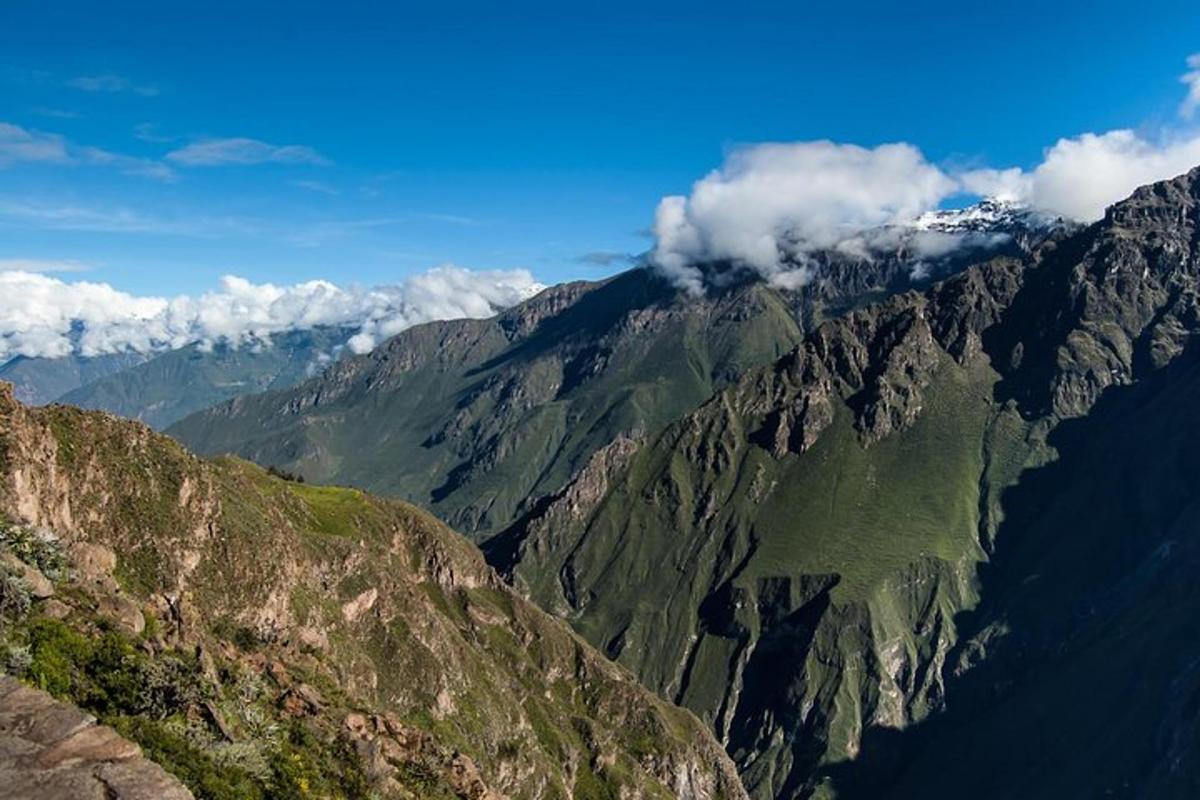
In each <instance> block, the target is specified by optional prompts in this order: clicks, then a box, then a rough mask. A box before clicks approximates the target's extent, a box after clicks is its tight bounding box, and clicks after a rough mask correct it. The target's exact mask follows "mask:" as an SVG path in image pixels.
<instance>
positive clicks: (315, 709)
mask: <svg viewBox="0 0 1200 800" xmlns="http://www.w3.org/2000/svg"><path fill="white" fill-rule="evenodd" d="M0 465H2V474H0V512H2V513H3V515H4V516H5V518H6V520H7V521H6V522H4V524H3V526H0V528H2V530H0V551H2V552H3V553H4V554H5V555H4V557H5V558H6V559H7V563H8V564H9V566H6V567H5V570H6V571H5V573H4V578H5V580H4V588H3V591H2V592H0V597H2V598H3V600H4V602H0V612H3V614H4V615H5V622H6V624H5V626H4V636H3V639H4V641H3V643H2V647H0V649H3V651H4V652H3V653H2V655H4V658H5V660H6V662H7V663H8V664H9V669H14V670H15V671H17V672H18V673H19V674H22V675H23V676H24V677H25V679H26V680H29V681H31V682H32V683H34V684H35V685H38V686H40V687H42V688H44V689H47V690H49V691H50V692H51V693H53V694H56V695H57V696H59V697H62V698H64V699H68V700H72V701H74V702H76V703H79V704H81V705H83V706H84V707H85V708H86V709H88V710H89V711H92V712H93V713H95V714H96V715H97V716H99V717H101V719H102V720H103V721H105V722H106V723H107V724H109V725H112V726H113V727H115V728H117V730H118V731H120V732H121V733H123V734H124V735H126V736H128V737H129V738H131V739H133V740H134V741H136V742H138V743H139V744H140V745H141V746H142V748H143V750H144V751H145V752H146V754H147V755H148V756H149V757H150V758H152V759H154V760H155V761H157V762H158V763H160V764H162V765H163V766H164V767H166V768H167V769H168V770H169V771H172V772H174V773H175V774H176V775H178V776H179V777H180V778H181V779H182V780H183V781H184V782H185V783H187V784H188V786H189V788H191V789H192V790H193V791H194V792H195V793H196V794H197V796H199V797H220V798H224V797H265V796H278V795H284V796H290V794H289V793H291V792H293V791H294V790H295V787H296V786H299V785H301V784H302V785H304V786H307V787H309V788H308V789H307V790H306V791H309V792H311V793H316V794H318V795H320V796H330V797H363V796H367V795H369V794H371V796H384V797H414V796H417V797H447V798H449V797H461V798H470V799H471V800H485V799H487V798H501V797H512V798H523V797H529V798H552V797H563V798H566V797H575V798H602V797H615V796H624V795H630V796H641V797H664V798H665V797H682V798H694V799H695V800H716V798H736V797H741V796H744V795H743V792H742V790H741V788H740V785H739V783H738V781H737V778H736V776H735V774H734V772H733V769H732V766H731V765H730V764H729V762H728V761H727V760H726V757H725V756H724V754H723V753H722V751H721V750H720V748H719V746H717V745H716V743H715V742H714V741H712V739H711V738H709V736H708V734H707V733H706V731H705V730H704V728H703V727H702V726H701V725H700V723H699V722H698V721H697V720H696V719H695V718H694V717H692V716H691V715H689V714H687V713H686V712H683V711H681V710H679V709H676V708H673V707H671V706H670V705H669V704H667V703H665V702H663V701H661V700H659V699H657V698H656V697H654V696H653V695H652V694H650V693H648V692H646V691H645V690H643V689H641V688H640V687H639V686H637V684H636V683H635V682H634V681H633V679H632V678H631V677H630V676H629V675H628V673H626V672H624V671H623V670H621V669H620V668H618V667H616V666H614V665H612V664H611V663H609V662H608V661H607V660H605V659H604V658H603V657H602V656H600V655H599V654H598V653H596V652H595V651H594V650H592V649H591V648H590V647H589V646H587V645H586V644H584V643H583V642H582V641H581V640H580V639H579V638H578V637H576V636H575V635H574V634H572V633H571V632H570V630H569V629H568V628H567V627H566V626H565V625H564V624H563V623H561V622H559V621H557V620H554V619H552V618H550V617H549V616H547V615H546V614H544V613H543V612H541V611H539V610H537V609H536V608H535V607H534V606H532V605H531V604H529V603H528V602H526V601H524V600H523V599H521V598H520V597H518V596H517V595H516V594H514V593H513V592H512V591H510V590H509V589H507V588H506V587H505V586H504V584H503V583H502V582H501V581H500V580H499V579H498V578H497V576H496V575H495V573H494V572H492V570H491V569H490V568H489V567H488V566H487V565H486V564H485V563H484V561H483V559H482V557H481V556H480V554H479V553H478V551H477V550H475V549H474V548H473V547H472V546H471V545H470V544H468V543H467V542H466V541H465V540H463V539H461V538H460V537H458V536H457V535H456V534H454V533H453V532H451V531H449V530H448V529H446V528H445V527H444V526H443V525H441V524H440V523H438V522H437V521H436V520H434V519H433V518H431V517H429V516H428V515H426V514H424V513H423V512H420V511H418V510H416V509H414V508H412V507H410V506H406V505H403V504H397V503H389V502H385V501H380V500H376V499H374V498H371V497H369V496H367V495H364V494H362V493H361V492H358V491H356V490H351V489H340V488H336V487H313V486H307V485H304V484H298V483H294V482H289V481H287V480H284V479H281V478H278V477H273V476H271V475H268V474H267V473H266V472H265V471H263V470H262V469H260V468H258V467H254V466H252V465H249V464H246V463H244V462H239V461H235V460H228V459H226V460H223V461H219V462H207V461H202V460H200V459H197V458H195V457H194V456H192V455H190V454H188V453H187V452H186V451H184V450H183V449H182V448H180V447H179V446H178V445H177V444H176V443H175V442H173V441H172V440H170V439H168V438H166V437H162V436H159V435H157V434H154V433H153V432H151V431H150V430H149V429H148V428H146V427H144V426H142V425H139V424H137V423H132V422H128V421H124V420H119V419H117V418H115V417H112V416H109V415H105V414H99V413H94V412H81V411H78V410H76V409H72V408H68V407H63V406H52V407H49V408H45V409H28V408H25V407H22V406H20V405H19V404H17V403H16V402H15V401H14V400H13V398H12V395H11V390H10V389H9V388H8V387H7V386H6V385H5V386H0ZM13 559H15V561H14V560H13ZM12 565H15V567H16V568H17V572H15V573H14V572H12V569H13V566H12ZM31 586H38V587H41V588H40V589H37V590H36V591H35V592H34V594H33V595H32V600H31V599H30V594H29V593H30V592H31V591H33V590H31V589H29V588H28V587H31ZM22 587H25V588H22ZM22 598H23V599H22ZM9 600H11V602H9ZM289 787H291V788H289ZM372 793H374V794H372Z"/></svg>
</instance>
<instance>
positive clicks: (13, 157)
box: [0, 122, 71, 167]
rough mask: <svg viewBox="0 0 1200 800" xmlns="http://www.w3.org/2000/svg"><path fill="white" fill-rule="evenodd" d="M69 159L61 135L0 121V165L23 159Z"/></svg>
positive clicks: (57, 160)
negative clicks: (30, 129) (31, 129)
mask: <svg viewBox="0 0 1200 800" xmlns="http://www.w3.org/2000/svg"><path fill="white" fill-rule="evenodd" d="M70 160H71V157H70V155H68V153H67V143H66V140H65V139H63V138H62V137H61V136H58V135H57V134H53V133H40V132H38V131H29V130H26V129H25V128H22V127H20V126H19V125H12V124H9V123H7V122H0V167H7V166H9V165H10V164H16V163H19V162H25V161H49V162H59V163H63V162H68V161H70Z"/></svg>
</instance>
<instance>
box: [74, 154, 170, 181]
mask: <svg viewBox="0 0 1200 800" xmlns="http://www.w3.org/2000/svg"><path fill="white" fill-rule="evenodd" d="M77 153H78V159H79V161H81V162H82V163H85V164H93V165H97V166H104V167H114V168H116V169H118V170H120V171H121V172H123V173H125V174H126V175H137V176H140V177H143V178H154V179H155V180H160V181H173V180H175V171H174V170H172V169H171V168H170V167H168V166H167V165H166V164H164V163H162V162H161V161H155V160H153V159H149V158H138V157H136V156H127V155H122V154H121V153H113V152H110V151H108V150H102V149H100V148H99V147H81V148H78V150H77Z"/></svg>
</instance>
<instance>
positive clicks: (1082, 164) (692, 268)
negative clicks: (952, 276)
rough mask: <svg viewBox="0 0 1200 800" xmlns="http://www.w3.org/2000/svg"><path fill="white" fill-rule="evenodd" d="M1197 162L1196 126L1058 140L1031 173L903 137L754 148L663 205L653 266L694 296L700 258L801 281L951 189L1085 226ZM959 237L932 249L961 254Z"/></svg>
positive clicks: (1196, 103) (1197, 72) (1195, 61)
mask: <svg viewBox="0 0 1200 800" xmlns="http://www.w3.org/2000/svg"><path fill="white" fill-rule="evenodd" d="M1187 64H1188V67H1189V71H1188V72H1187V73H1186V74H1184V75H1183V76H1182V77H1181V79H1180V80H1181V81H1182V82H1183V83H1184V85H1186V86H1187V88H1188V93H1187V97H1186V98H1185V99H1184V101H1183V103H1182V105H1181V106H1180V109H1179V111H1180V115H1181V116H1182V117H1184V118H1185V119H1188V118H1191V117H1192V116H1194V115H1195V112H1196V110H1197V109H1198V108H1200V53H1198V54H1196V55H1193V56H1191V57H1190V58H1188V60H1187ZM1197 165H1200V130H1197V129H1196V128H1195V126H1192V125H1187V124H1183V125H1181V126H1180V127H1177V128H1167V129H1162V130H1159V131H1156V132H1154V133H1153V134H1145V133H1138V132H1135V131H1133V130H1128V129H1119V130H1112V131H1107V132H1102V133H1083V134H1080V135H1078V136H1074V137H1069V138H1064V139H1060V140H1059V141H1058V142H1056V143H1055V144H1053V145H1051V146H1050V147H1047V148H1046V149H1045V151H1044V152H1043V154H1042V159H1041V161H1040V162H1039V163H1037V164H1036V165H1034V166H1033V167H1031V168H1028V169H1025V168H1021V167H1008V168H980V169H971V170H954V169H949V168H945V167H942V166H939V165H936V164H933V163H931V162H929V161H928V160H927V159H926V158H925V156H924V155H923V154H922V153H921V151H920V150H919V149H918V148H917V147H916V146H914V145H912V144H908V143H905V142H897V143H892V144H885V145H881V146H878V147H875V148H864V147H859V146H857V145H853V144H839V143H835V142H830V141H812V142H790V143H767V144H759V145H752V146H748V147H742V148H739V149H737V150H734V151H733V152H732V153H730V154H729V155H728V156H727V158H726V160H725V163H724V164H723V165H722V166H721V167H720V168H719V169H717V170H714V171H713V172H711V173H709V174H708V175H706V176H705V177H703V178H701V179H700V180H699V181H697V182H696V183H695V184H694V185H693V186H692V189H691V192H690V194H688V195H687V196H682V195H674V196H669V197H664V198H663V199H662V200H661V201H660V202H659V204H658V208H657V210H656V212H655V223H654V236H655V246H654V250H653V252H652V254H651V262H652V263H653V264H654V265H655V266H657V268H658V269H659V270H661V271H662V272H663V273H664V274H665V275H667V276H668V277H669V278H670V279H671V280H672V281H673V282H675V283H676V284H677V285H678V286H680V287H681V288H684V289H686V290H688V291H690V292H694V293H702V292H703V291H704V284H703V280H704V278H703V274H702V272H701V270H700V269H699V265H701V264H704V263H706V262H731V263H733V264H734V265H735V266H738V267H741V268H745V269H749V270H751V271H753V272H757V273H758V274H760V275H761V276H762V277H764V278H765V279H767V280H769V281H771V282H773V283H775V284H778V285H782V286H792V287H794V286H799V285H802V284H803V283H804V282H805V281H806V280H807V279H808V272H807V270H806V269H805V266H804V264H805V255H806V254H807V253H811V252H812V251H814V250H818V249H827V248H833V247H837V248H840V249H842V250H844V251H847V252H853V253H856V254H858V255H860V256H862V257H870V252H869V249H870V248H869V245H870V243H871V242H872V241H875V242H879V241H883V240H885V239H886V238H887V235H886V232H885V231H884V229H886V228H887V226H892V225H897V224H904V223H908V222H911V221H913V220H915V219H917V217H919V216H920V215H921V214H923V213H925V212H928V211H932V210H934V209H937V208H939V207H941V206H942V205H943V204H944V203H945V202H946V201H948V200H950V199H951V198H953V197H955V196H959V195H972V196H975V197H991V198H995V199H998V200H1004V201H1009V202H1013V203H1017V204H1020V205H1023V206H1028V207H1029V208H1031V209H1033V210H1035V211H1038V212H1042V213H1044V214H1046V215H1049V216H1052V217H1064V218H1067V219H1071V220H1075V221H1078V222H1085V223H1086V222H1092V221H1095V220H1097V219H1099V218H1100V217H1102V216H1103V215H1104V211H1105V209H1106V208H1107V207H1108V206H1110V205H1112V204H1113V203H1115V202H1118V201H1119V200H1122V199H1124V198H1125V197H1127V196H1128V195H1129V194H1130V193H1132V192H1133V190H1134V189H1136V188H1137V187H1139V186H1142V185H1144V184H1147V183H1153V182H1155V181H1160V180H1165V179H1168V178H1172V177H1175V176H1176V175H1179V174H1182V173H1184V172H1187V171H1188V170H1190V169H1191V168H1193V167H1195V166H1197ZM881 232H883V233H881ZM881 236H882V238H881ZM943 238H944V239H945V237H943ZM956 241H959V240H958V239H954V238H953V237H951V238H950V239H945V240H944V241H940V242H936V243H934V244H936V245H937V247H939V248H941V249H943V250H945V249H946V248H950V249H953V246H954V244H955V242H956ZM919 244H920V242H918V245H919ZM864 247H865V248H866V249H864Z"/></svg>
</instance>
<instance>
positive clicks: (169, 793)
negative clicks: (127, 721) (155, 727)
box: [0, 675, 192, 800]
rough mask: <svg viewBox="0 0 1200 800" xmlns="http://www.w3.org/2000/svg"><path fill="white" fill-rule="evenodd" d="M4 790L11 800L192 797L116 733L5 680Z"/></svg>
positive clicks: (0, 718)
mask: <svg viewBox="0 0 1200 800" xmlns="http://www.w3.org/2000/svg"><path fill="white" fill-rule="evenodd" d="M0 787H3V794H4V796H5V797H8V798H11V800H192V793H191V792H189V791H188V790H187V789H186V788H185V787H184V786H183V785H182V784H181V783H180V782H179V781H178V780H177V779H175V778H174V777H172V776H171V775H169V774H168V773H167V772H166V771H165V770H163V768H162V767H160V766H158V765H157V764H155V763H153V762H152V761H149V760H147V759H146V758H145V757H144V756H143V755H142V753H141V749H140V748H139V747H138V746H137V745H136V744H134V743H133V742H131V741H129V740H128V739H125V738H123V737H122V736H120V735H119V734H117V732H116V731H114V730H113V729H112V728H107V727H105V726H103V725H97V724H96V720H95V718H94V717H92V716H91V715H89V714H85V713H84V712H82V711H80V710H79V709H78V708H75V707H73V706H71V705H68V704H66V703H62V702H59V701H57V700H55V699H54V698H53V697H51V696H50V695H48V694H46V693H45V692H42V691H38V690H36V689H31V688H30V687H28V686H22V685H21V684H20V683H19V682H18V681H17V680H16V679H14V678H11V677H9V676H6V675H0Z"/></svg>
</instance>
